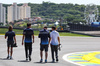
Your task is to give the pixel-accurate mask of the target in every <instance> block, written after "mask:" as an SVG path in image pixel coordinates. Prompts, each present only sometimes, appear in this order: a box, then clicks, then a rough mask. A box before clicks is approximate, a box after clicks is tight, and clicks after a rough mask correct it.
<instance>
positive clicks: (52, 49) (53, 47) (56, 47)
mask: <svg viewBox="0 0 100 66" xmlns="http://www.w3.org/2000/svg"><path fill="white" fill-rule="evenodd" d="M54 52H55V56H56V59H58V45H51V53H52V60H55V59H54Z"/></svg>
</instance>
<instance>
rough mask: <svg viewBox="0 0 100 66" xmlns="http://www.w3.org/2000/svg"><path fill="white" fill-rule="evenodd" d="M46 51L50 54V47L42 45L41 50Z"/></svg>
mask: <svg viewBox="0 0 100 66" xmlns="http://www.w3.org/2000/svg"><path fill="white" fill-rule="evenodd" d="M44 49H45V52H48V45H40V50H41V51H43V50H44Z"/></svg>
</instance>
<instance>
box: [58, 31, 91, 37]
mask: <svg viewBox="0 0 100 66" xmlns="http://www.w3.org/2000/svg"><path fill="white" fill-rule="evenodd" d="M59 34H60V36H81V37H91V36H87V35H81V34H74V33H64V32H60V33H59Z"/></svg>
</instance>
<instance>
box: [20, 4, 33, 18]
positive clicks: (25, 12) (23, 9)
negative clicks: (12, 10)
mask: <svg viewBox="0 0 100 66" xmlns="http://www.w3.org/2000/svg"><path fill="white" fill-rule="evenodd" d="M30 17H31V8H30V6H28V4H23V5H22V6H20V18H21V19H27V18H30Z"/></svg>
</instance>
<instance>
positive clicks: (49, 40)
mask: <svg viewBox="0 0 100 66" xmlns="http://www.w3.org/2000/svg"><path fill="white" fill-rule="evenodd" d="M50 41H51V38H49V44H48V47H49V45H50Z"/></svg>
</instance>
